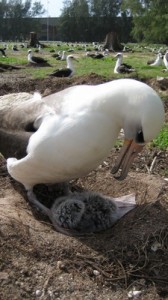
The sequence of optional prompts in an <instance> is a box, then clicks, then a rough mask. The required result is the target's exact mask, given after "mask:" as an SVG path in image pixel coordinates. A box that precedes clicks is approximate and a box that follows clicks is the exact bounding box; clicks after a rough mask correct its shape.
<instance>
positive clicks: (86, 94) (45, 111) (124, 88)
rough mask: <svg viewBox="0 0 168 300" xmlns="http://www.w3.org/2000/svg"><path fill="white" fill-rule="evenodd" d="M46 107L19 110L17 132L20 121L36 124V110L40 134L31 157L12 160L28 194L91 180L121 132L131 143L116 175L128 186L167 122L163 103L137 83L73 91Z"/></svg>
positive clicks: (12, 171) (34, 137)
mask: <svg viewBox="0 0 168 300" xmlns="http://www.w3.org/2000/svg"><path fill="white" fill-rule="evenodd" d="M39 101H40V100H39ZM41 103H42V109H41V107H40V110H39V111H38V106H37V103H36V100H30V108H28V105H29V104H28V102H26V104H25V103H22V104H21V103H20V104H19V106H18V109H15V110H14V114H15V123H17V124H16V125H15V124H13V127H14V126H19V125H18V123H19V122H18V120H19V118H20V122H24V118H25V116H26V115H27V116H28V117H30V118H31V117H32V113H33V106H34V123H33V124H34V128H35V129H37V131H36V132H34V133H33V134H32V135H31V136H30V138H29V140H28V146H27V155H26V156H25V157H23V158H22V159H19V160H18V159H16V158H14V157H13V158H8V159H7V168H8V172H9V173H10V175H11V176H12V177H13V178H14V179H16V180H17V181H19V182H21V183H22V184H23V185H24V186H25V188H26V189H27V190H32V189H33V186H34V185H36V184H38V183H59V182H66V181H70V180H72V179H75V178H79V177H82V176H85V175H87V174H88V173H89V172H90V171H92V170H94V169H95V168H96V167H97V166H99V164H101V163H102V161H103V159H104V158H105V157H106V156H107V155H108V154H109V152H110V150H111V148H112V146H113V145H114V143H115V141H116V139H117V137H118V134H119V132H120V129H121V128H123V130H124V135H125V141H124V145H123V147H122V149H121V152H120V155H119V157H118V160H117V162H116V165H115V166H114V167H113V169H112V173H113V174H116V173H117V172H118V171H119V170H120V169H121V172H120V175H119V176H117V175H116V178H118V179H120V180H122V179H124V178H125V177H126V176H127V173H128V169H129V167H130V165H131V163H132V161H133V159H134V158H135V156H136V155H137V153H138V152H139V151H141V150H142V148H143V146H144V145H145V143H147V142H149V141H151V140H152V139H153V138H155V137H156V135H157V134H158V133H159V131H160V129H161V126H162V124H163V122H164V108H163V104H162V101H161V99H160V97H159V96H158V95H157V93H156V92H155V91H154V90H153V89H152V88H151V87H149V86H148V85H146V84H144V83H142V82H139V81H136V80H133V79H118V80H114V81H111V82H107V83H103V84H100V85H95V86H89V85H79V86H73V87H70V88H67V89H65V90H63V91H60V92H57V93H55V94H51V95H49V96H47V97H44V98H42V100H41ZM24 106H25V107H26V108H24ZM24 109H25V111H24ZM29 109H30V111H31V113H30V114H29V113H28V111H29ZM6 114H7V113H6ZM10 114H11V116H9V114H8V115H7V119H8V120H7V121H8V124H9V125H8V126H10V124H12V120H11V118H12V117H14V116H12V111H11V112H10ZM35 116H36V117H35ZM2 117H3V114H2ZM22 119H23V120H22ZM4 122H5V121H4ZM13 122H14V121H13ZM31 122H32V120H31ZM2 123H3V122H2ZM4 126H5V125H4ZM32 126H33V125H32ZM2 154H3V153H2Z"/></svg>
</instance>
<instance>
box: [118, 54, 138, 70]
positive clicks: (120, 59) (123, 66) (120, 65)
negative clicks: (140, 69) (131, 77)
mask: <svg viewBox="0 0 168 300" xmlns="http://www.w3.org/2000/svg"><path fill="white" fill-rule="evenodd" d="M115 57H117V61H116V64H115V67H114V73H115V74H119V73H131V72H134V71H135V69H133V68H132V66H130V65H128V64H126V63H123V54H122V53H117V54H116V56H115Z"/></svg>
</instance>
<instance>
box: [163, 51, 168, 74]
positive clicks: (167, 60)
mask: <svg viewBox="0 0 168 300" xmlns="http://www.w3.org/2000/svg"><path fill="white" fill-rule="evenodd" d="M163 62H164V65H165V67H166V70H168V50H167V51H166V53H165V55H164V57H163Z"/></svg>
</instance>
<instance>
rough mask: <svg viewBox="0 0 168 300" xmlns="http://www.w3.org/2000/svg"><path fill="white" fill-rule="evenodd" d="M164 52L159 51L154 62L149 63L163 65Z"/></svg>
mask: <svg viewBox="0 0 168 300" xmlns="http://www.w3.org/2000/svg"><path fill="white" fill-rule="evenodd" d="M162 62H163V60H162V53H158V55H157V57H156V59H155V60H154V61H153V62H152V63H148V64H149V65H150V66H151V67H156V66H161V65H162Z"/></svg>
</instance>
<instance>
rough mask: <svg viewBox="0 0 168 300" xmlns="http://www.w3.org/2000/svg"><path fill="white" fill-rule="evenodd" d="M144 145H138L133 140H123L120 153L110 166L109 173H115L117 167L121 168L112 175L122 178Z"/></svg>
mask: <svg viewBox="0 0 168 300" xmlns="http://www.w3.org/2000/svg"><path fill="white" fill-rule="evenodd" d="M143 146H144V145H139V144H137V143H135V141H133V140H128V139H125V140H124V144H123V147H122V149H121V152H120V155H119V157H118V159H117V161H116V164H115V166H114V167H113V168H112V171H111V173H112V174H116V173H117V172H118V171H119V169H121V171H120V174H119V175H115V176H114V177H115V178H116V179H118V180H123V179H125V178H126V176H127V174H128V170H129V168H130V166H131V164H132V162H133V160H134V158H135V157H136V156H137V154H138V153H139V152H141V151H142V149H143Z"/></svg>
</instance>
